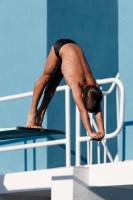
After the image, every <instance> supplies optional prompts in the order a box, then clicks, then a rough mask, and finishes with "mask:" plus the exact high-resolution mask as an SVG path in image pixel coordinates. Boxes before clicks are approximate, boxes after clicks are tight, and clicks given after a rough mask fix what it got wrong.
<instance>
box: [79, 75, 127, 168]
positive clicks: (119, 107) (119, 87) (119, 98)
mask: <svg viewBox="0 0 133 200" xmlns="http://www.w3.org/2000/svg"><path fill="white" fill-rule="evenodd" d="M118 77H119V74H118V75H117V76H116V78H108V79H102V80H97V83H98V84H99V85H103V84H108V83H112V85H111V87H110V88H109V90H108V91H102V93H103V102H104V114H103V119H104V127H105V137H104V139H103V140H102V141H101V143H102V145H103V148H104V163H106V159H107V156H108V158H109V160H110V162H114V160H113V158H112V156H111V153H110V151H109V149H108V147H107V144H106V140H107V139H110V138H114V137H116V136H118V134H119V133H120V131H121V129H122V126H123V121H124V97H125V96H124V87H123V84H122V82H121V81H120V80H119V79H118ZM115 86H116V118H117V128H116V130H115V131H114V132H112V133H108V134H107V127H106V124H107V95H109V94H110V93H111V92H112V91H113V89H114V88H115ZM89 116H90V122H91V125H92V127H94V129H95V130H96V131H97V130H98V128H97V124H96V122H95V120H94V118H93V115H92V114H89ZM80 121H81V120H80V114H79V111H78V108H77V107H76V166H80V145H81V144H80V143H81V142H87V165H89V164H92V145H93V141H90V137H89V136H81V135H80ZM86 134H87V135H88V133H86ZM117 145H118V142H117ZM117 149H118V147H117ZM117 158H118V154H117V155H116V159H115V161H116V160H117ZM97 163H98V164H100V142H97Z"/></svg>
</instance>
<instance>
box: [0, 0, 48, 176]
mask: <svg viewBox="0 0 133 200" xmlns="http://www.w3.org/2000/svg"><path fill="white" fill-rule="evenodd" d="M0 47H1V48H0V96H6V95H13V94H18V93H23V92H30V91H32V90H33V86H34V83H35V81H36V80H37V79H38V78H39V76H40V74H41V72H42V70H43V67H44V62H45V60H46V56H47V1H44V0H39V1H38V0H23V1H18V0H13V1H10V0H1V1H0ZM30 105H31V98H26V99H20V100H14V101H12V102H2V103H0V127H13V126H25V125H26V121H27V115H28V110H29V109H30ZM44 125H46V122H44ZM35 140H42V141H44V140H45V138H40V139H35ZM25 142H28V143H29V142H34V140H33V139H31V138H29V139H26V140H15V141H14V140H13V141H10V142H1V143H0V145H7V144H9V145H11V144H13V143H14V144H15V143H16V144H20V143H22V144H23V143H25ZM46 150H47V149H46V148H38V149H37V150H36V152H35V151H34V150H32V149H30V150H26V151H25V150H21V151H14V152H5V153H0V161H1V163H0V173H4V172H12V171H23V170H33V169H40V168H45V167H46V166H47V158H46ZM38 152H40V153H41V154H40V153H38ZM44 154H45V157H42V158H41V159H40V155H44ZM27 158H28V159H27ZM38 160H41V162H37V163H36V161H38ZM12 161H13V162H12ZM4 163H5V164H4ZM9 166H10V167H9ZM7 168H8V169H7Z"/></svg>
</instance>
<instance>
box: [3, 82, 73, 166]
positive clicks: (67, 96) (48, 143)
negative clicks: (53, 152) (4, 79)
mask: <svg viewBox="0 0 133 200" xmlns="http://www.w3.org/2000/svg"><path fill="white" fill-rule="evenodd" d="M63 90H64V91H65V125H66V126H65V129H66V138H65V139H59V140H53V141H45V142H37V143H32V144H22V145H15V146H9V147H1V148H0V152H4V151H12V150H19V149H28V148H36V147H43V146H53V145H60V144H65V145H66V166H67V167H69V166H70V165H71V158H70V89H69V87H68V86H67V85H65V86H59V87H57V89H56V91H57V92H59V91H63ZM32 95H33V92H26V93H22V94H16V95H10V96H6V97H0V102H2V101H9V100H13V99H19V98H26V97H29V96H32Z"/></svg>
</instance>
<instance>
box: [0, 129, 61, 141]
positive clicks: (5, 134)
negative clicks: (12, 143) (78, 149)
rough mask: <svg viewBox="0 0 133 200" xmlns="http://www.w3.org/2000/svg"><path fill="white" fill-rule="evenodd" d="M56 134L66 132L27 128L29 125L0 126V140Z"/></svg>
mask: <svg viewBox="0 0 133 200" xmlns="http://www.w3.org/2000/svg"><path fill="white" fill-rule="evenodd" d="M55 134H65V131H61V130H52V129H44V128H41V129H40V128H27V127H21V126H16V127H11V128H0V140H8V139H16V138H25V137H33V136H45V135H55Z"/></svg>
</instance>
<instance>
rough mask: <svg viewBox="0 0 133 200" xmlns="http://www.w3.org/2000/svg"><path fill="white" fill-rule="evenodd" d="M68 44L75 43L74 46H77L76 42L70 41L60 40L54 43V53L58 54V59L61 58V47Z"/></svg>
mask: <svg viewBox="0 0 133 200" xmlns="http://www.w3.org/2000/svg"><path fill="white" fill-rule="evenodd" d="M67 43H74V44H76V42H74V41H73V40H70V39H60V40H57V41H56V42H55V43H54V45H53V47H54V52H55V54H56V56H57V57H60V56H59V51H60V49H61V47H62V46H63V45H65V44H67Z"/></svg>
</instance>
